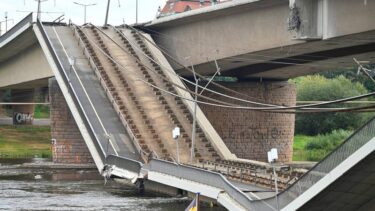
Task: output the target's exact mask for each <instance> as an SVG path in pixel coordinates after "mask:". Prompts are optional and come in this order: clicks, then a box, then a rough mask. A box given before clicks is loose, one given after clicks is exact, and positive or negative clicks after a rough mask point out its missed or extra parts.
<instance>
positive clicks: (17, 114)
mask: <svg viewBox="0 0 375 211" xmlns="http://www.w3.org/2000/svg"><path fill="white" fill-rule="evenodd" d="M11 96H12V102H15V103H30V102H34V89H13V90H12V91H11ZM12 107H13V124H17V125H32V124H33V119H34V109H35V106H34V105H13V106H12Z"/></svg>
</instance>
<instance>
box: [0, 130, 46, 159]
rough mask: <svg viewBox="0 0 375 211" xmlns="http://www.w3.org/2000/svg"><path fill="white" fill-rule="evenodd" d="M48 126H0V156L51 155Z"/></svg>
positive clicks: (27, 156) (28, 156) (29, 156)
mask: <svg viewBox="0 0 375 211" xmlns="http://www.w3.org/2000/svg"><path fill="white" fill-rule="evenodd" d="M50 130H51V129H50V127H49V126H0V157H3V158H31V157H43V158H49V157H51V149H50V148H51V132H50Z"/></svg>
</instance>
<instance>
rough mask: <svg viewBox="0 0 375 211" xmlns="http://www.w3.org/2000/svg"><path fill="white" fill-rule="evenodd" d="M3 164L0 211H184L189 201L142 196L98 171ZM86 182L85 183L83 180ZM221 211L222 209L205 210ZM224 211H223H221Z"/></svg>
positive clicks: (12, 162)
mask: <svg viewBox="0 0 375 211" xmlns="http://www.w3.org/2000/svg"><path fill="white" fill-rule="evenodd" d="M22 162H24V161H22V160H17V161H14V160H13V161H11V162H9V160H0V164H1V165H0V210H163V211H164V210H167V211H169V210H170V211H172V210H173V211H175V210H184V209H185V208H186V207H187V206H188V204H189V202H190V200H189V199H187V198H171V197H157V196H153V195H139V194H138V193H137V191H136V190H134V189H132V188H130V187H126V186H120V185H119V184H117V183H115V182H110V183H108V184H106V185H104V182H103V180H102V179H101V178H100V177H98V176H97V173H96V172H95V170H89V169H86V170H53V169H44V170H41V169H28V168H22V167H20V166H17V164H19V163H22ZM83 178H84V179H83ZM204 210H219V208H204ZM220 210H222V209H220Z"/></svg>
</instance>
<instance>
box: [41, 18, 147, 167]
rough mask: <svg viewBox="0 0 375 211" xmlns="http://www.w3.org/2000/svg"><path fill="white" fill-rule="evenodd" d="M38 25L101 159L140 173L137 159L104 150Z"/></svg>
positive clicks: (42, 28) (68, 79)
mask: <svg viewBox="0 0 375 211" xmlns="http://www.w3.org/2000/svg"><path fill="white" fill-rule="evenodd" d="M37 26H38V28H39V30H40V32H41V34H42V36H43V38H44V40H45V41H46V44H47V47H48V49H49V51H50V52H51V55H52V57H53V60H54V62H55V64H56V65H57V68H58V70H59V72H60V74H61V76H62V78H63V80H64V83H65V84H67V85H68V86H67V87H68V89H69V92H70V93H71V94H73V95H74V97H73V101H74V103H75V105H78V106H77V109H78V112H79V113H80V116H82V117H83V118H82V119H83V122H84V124H85V126H86V128H87V129H88V133H89V135H90V137H91V138H92V140H94V141H93V143H94V145H95V148H96V150H97V152H98V154H99V156H100V158H101V160H102V161H103V163H105V164H109V165H115V166H117V167H119V168H123V169H125V170H128V171H131V172H135V173H140V171H141V168H142V165H143V164H142V163H141V162H139V161H136V160H132V159H129V158H125V157H121V156H116V155H111V154H107V153H106V151H105V150H104V148H103V147H102V145H101V143H100V140H99V137H98V136H97V135H96V133H95V128H94V127H93V125H92V124H91V123H90V121H89V118H88V116H87V114H86V112H85V110H84V107H83V105H82V103H81V102H80V98H79V96H78V95H77V93H76V91H75V89H74V86H73V85H72V84H71V83H70V81H71V80H70V78H69V77H68V75H67V74H66V72H65V70H64V68H63V66H62V64H61V63H60V60H59V59H58V57H57V54H56V51H55V49H54V48H53V46H52V44H51V41H50V40H49V38H48V35H47V33H46V31H45V29H44V27H43V24H42V23H41V22H40V21H37Z"/></svg>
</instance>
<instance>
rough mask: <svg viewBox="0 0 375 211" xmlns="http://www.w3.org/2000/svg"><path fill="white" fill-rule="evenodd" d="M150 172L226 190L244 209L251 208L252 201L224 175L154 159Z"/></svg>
mask: <svg viewBox="0 0 375 211" xmlns="http://www.w3.org/2000/svg"><path fill="white" fill-rule="evenodd" d="M150 170H151V171H156V172H159V173H163V174H167V175H170V176H175V177H178V178H183V179H186V180H190V181H194V182H197V183H201V184H203V185H207V186H212V187H216V188H218V189H221V190H224V191H225V192H226V193H228V194H229V195H230V196H231V197H232V198H233V199H234V200H236V201H237V202H238V203H239V204H241V205H242V206H243V207H246V208H247V207H250V206H251V203H252V199H251V198H250V197H249V196H247V195H246V194H245V193H243V192H242V191H241V190H239V189H238V188H237V187H235V186H233V185H232V184H231V183H230V182H229V181H228V180H227V179H226V178H225V177H224V176H223V175H221V174H219V173H216V172H212V171H207V170H203V169H199V168H195V167H190V166H184V165H179V164H177V163H172V162H169V161H164V160H159V159H154V160H151V161H150Z"/></svg>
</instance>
